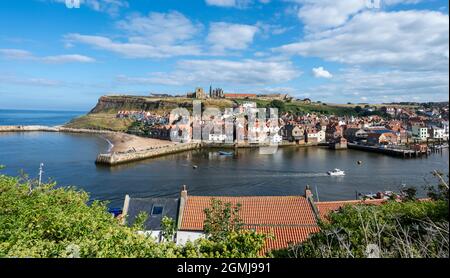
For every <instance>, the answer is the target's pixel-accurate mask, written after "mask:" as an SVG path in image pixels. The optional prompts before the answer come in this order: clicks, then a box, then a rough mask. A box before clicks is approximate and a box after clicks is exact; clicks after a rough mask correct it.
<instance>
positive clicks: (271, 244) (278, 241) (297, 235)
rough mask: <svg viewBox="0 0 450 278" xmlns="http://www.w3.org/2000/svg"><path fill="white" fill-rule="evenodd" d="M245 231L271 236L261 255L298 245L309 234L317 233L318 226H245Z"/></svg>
mask: <svg viewBox="0 0 450 278" xmlns="http://www.w3.org/2000/svg"><path fill="white" fill-rule="evenodd" d="M245 228H246V229H253V230H255V231H256V232H258V233H264V234H269V235H273V238H269V239H267V240H266V243H265V245H264V248H263V250H261V255H262V254H265V253H267V252H268V251H270V250H277V249H281V248H286V247H288V246H289V244H291V243H293V244H295V243H299V242H302V241H304V240H306V239H307V238H308V236H309V235H310V234H313V233H317V232H319V230H320V229H319V226H317V225H310V226H273V227H270V226H256V227H255V226H253V227H252V226H247V227H245Z"/></svg>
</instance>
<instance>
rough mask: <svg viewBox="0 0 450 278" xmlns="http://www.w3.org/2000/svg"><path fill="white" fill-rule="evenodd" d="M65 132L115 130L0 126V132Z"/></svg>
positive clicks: (100, 132)
mask: <svg viewBox="0 0 450 278" xmlns="http://www.w3.org/2000/svg"><path fill="white" fill-rule="evenodd" d="M31 131H42V132H67V133H90V134H113V133H117V132H115V131H109V130H96V129H85V128H69V127H63V126H43V125H7V126H0V132H31Z"/></svg>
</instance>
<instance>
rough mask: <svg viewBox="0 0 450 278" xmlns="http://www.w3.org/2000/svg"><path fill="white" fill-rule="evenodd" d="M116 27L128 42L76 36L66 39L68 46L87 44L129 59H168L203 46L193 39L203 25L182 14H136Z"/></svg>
mask: <svg viewBox="0 0 450 278" xmlns="http://www.w3.org/2000/svg"><path fill="white" fill-rule="evenodd" d="M116 26H117V28H119V29H120V30H123V31H125V33H126V34H125V37H126V38H125V39H124V40H112V39H111V38H109V37H105V36H93V35H83V34H76V33H75V34H68V35H66V36H65V39H66V43H68V44H69V45H73V44H74V43H84V44H88V45H91V46H94V47H96V48H98V49H103V50H108V51H112V52H115V53H118V54H121V55H123V56H125V57H128V58H164V57H172V56H182V55H199V54H200V53H201V48H200V46H198V45H195V44H193V43H192V42H191V40H192V39H193V38H194V37H195V36H196V35H197V34H198V32H199V31H200V30H201V28H202V26H201V25H199V24H194V23H192V22H191V21H190V20H189V19H188V18H186V17H185V16H184V15H182V14H181V13H179V12H175V11H174V12H169V13H150V14H149V15H148V16H136V15H135V16H132V17H129V18H127V19H126V20H122V21H119V22H118V23H117V24H116Z"/></svg>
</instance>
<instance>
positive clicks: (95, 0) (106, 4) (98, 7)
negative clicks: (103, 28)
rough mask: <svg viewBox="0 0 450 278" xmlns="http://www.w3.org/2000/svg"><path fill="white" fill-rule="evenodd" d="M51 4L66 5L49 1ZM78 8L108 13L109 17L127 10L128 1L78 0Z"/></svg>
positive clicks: (59, 0) (63, 1) (60, 1)
mask: <svg viewBox="0 0 450 278" xmlns="http://www.w3.org/2000/svg"><path fill="white" fill-rule="evenodd" d="M49 1H52V2H57V3H62V4H64V5H65V4H66V0H49ZM79 1H80V7H82V6H86V7H88V8H90V9H92V10H94V11H98V12H104V13H108V14H109V15H111V16H116V15H118V14H119V12H120V9H122V8H128V6H129V4H128V1H125V0H79Z"/></svg>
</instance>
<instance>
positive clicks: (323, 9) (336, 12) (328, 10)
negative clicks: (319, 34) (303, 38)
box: [296, 0, 366, 29]
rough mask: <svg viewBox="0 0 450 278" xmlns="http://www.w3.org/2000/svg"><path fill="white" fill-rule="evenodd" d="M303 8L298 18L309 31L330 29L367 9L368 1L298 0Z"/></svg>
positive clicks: (299, 11)
mask: <svg viewBox="0 0 450 278" xmlns="http://www.w3.org/2000/svg"><path fill="white" fill-rule="evenodd" d="M296 2H300V3H302V4H303V6H302V7H301V8H300V9H299V10H298V17H299V18H300V19H301V20H302V21H303V23H304V24H305V26H306V28H307V29H319V28H330V27H336V26H339V25H341V24H343V23H345V22H346V21H347V19H348V18H349V16H351V15H353V14H355V13H357V12H359V11H361V10H362V9H364V8H365V7H366V0H345V1H336V0H322V1H317V0H298V1H296Z"/></svg>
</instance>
